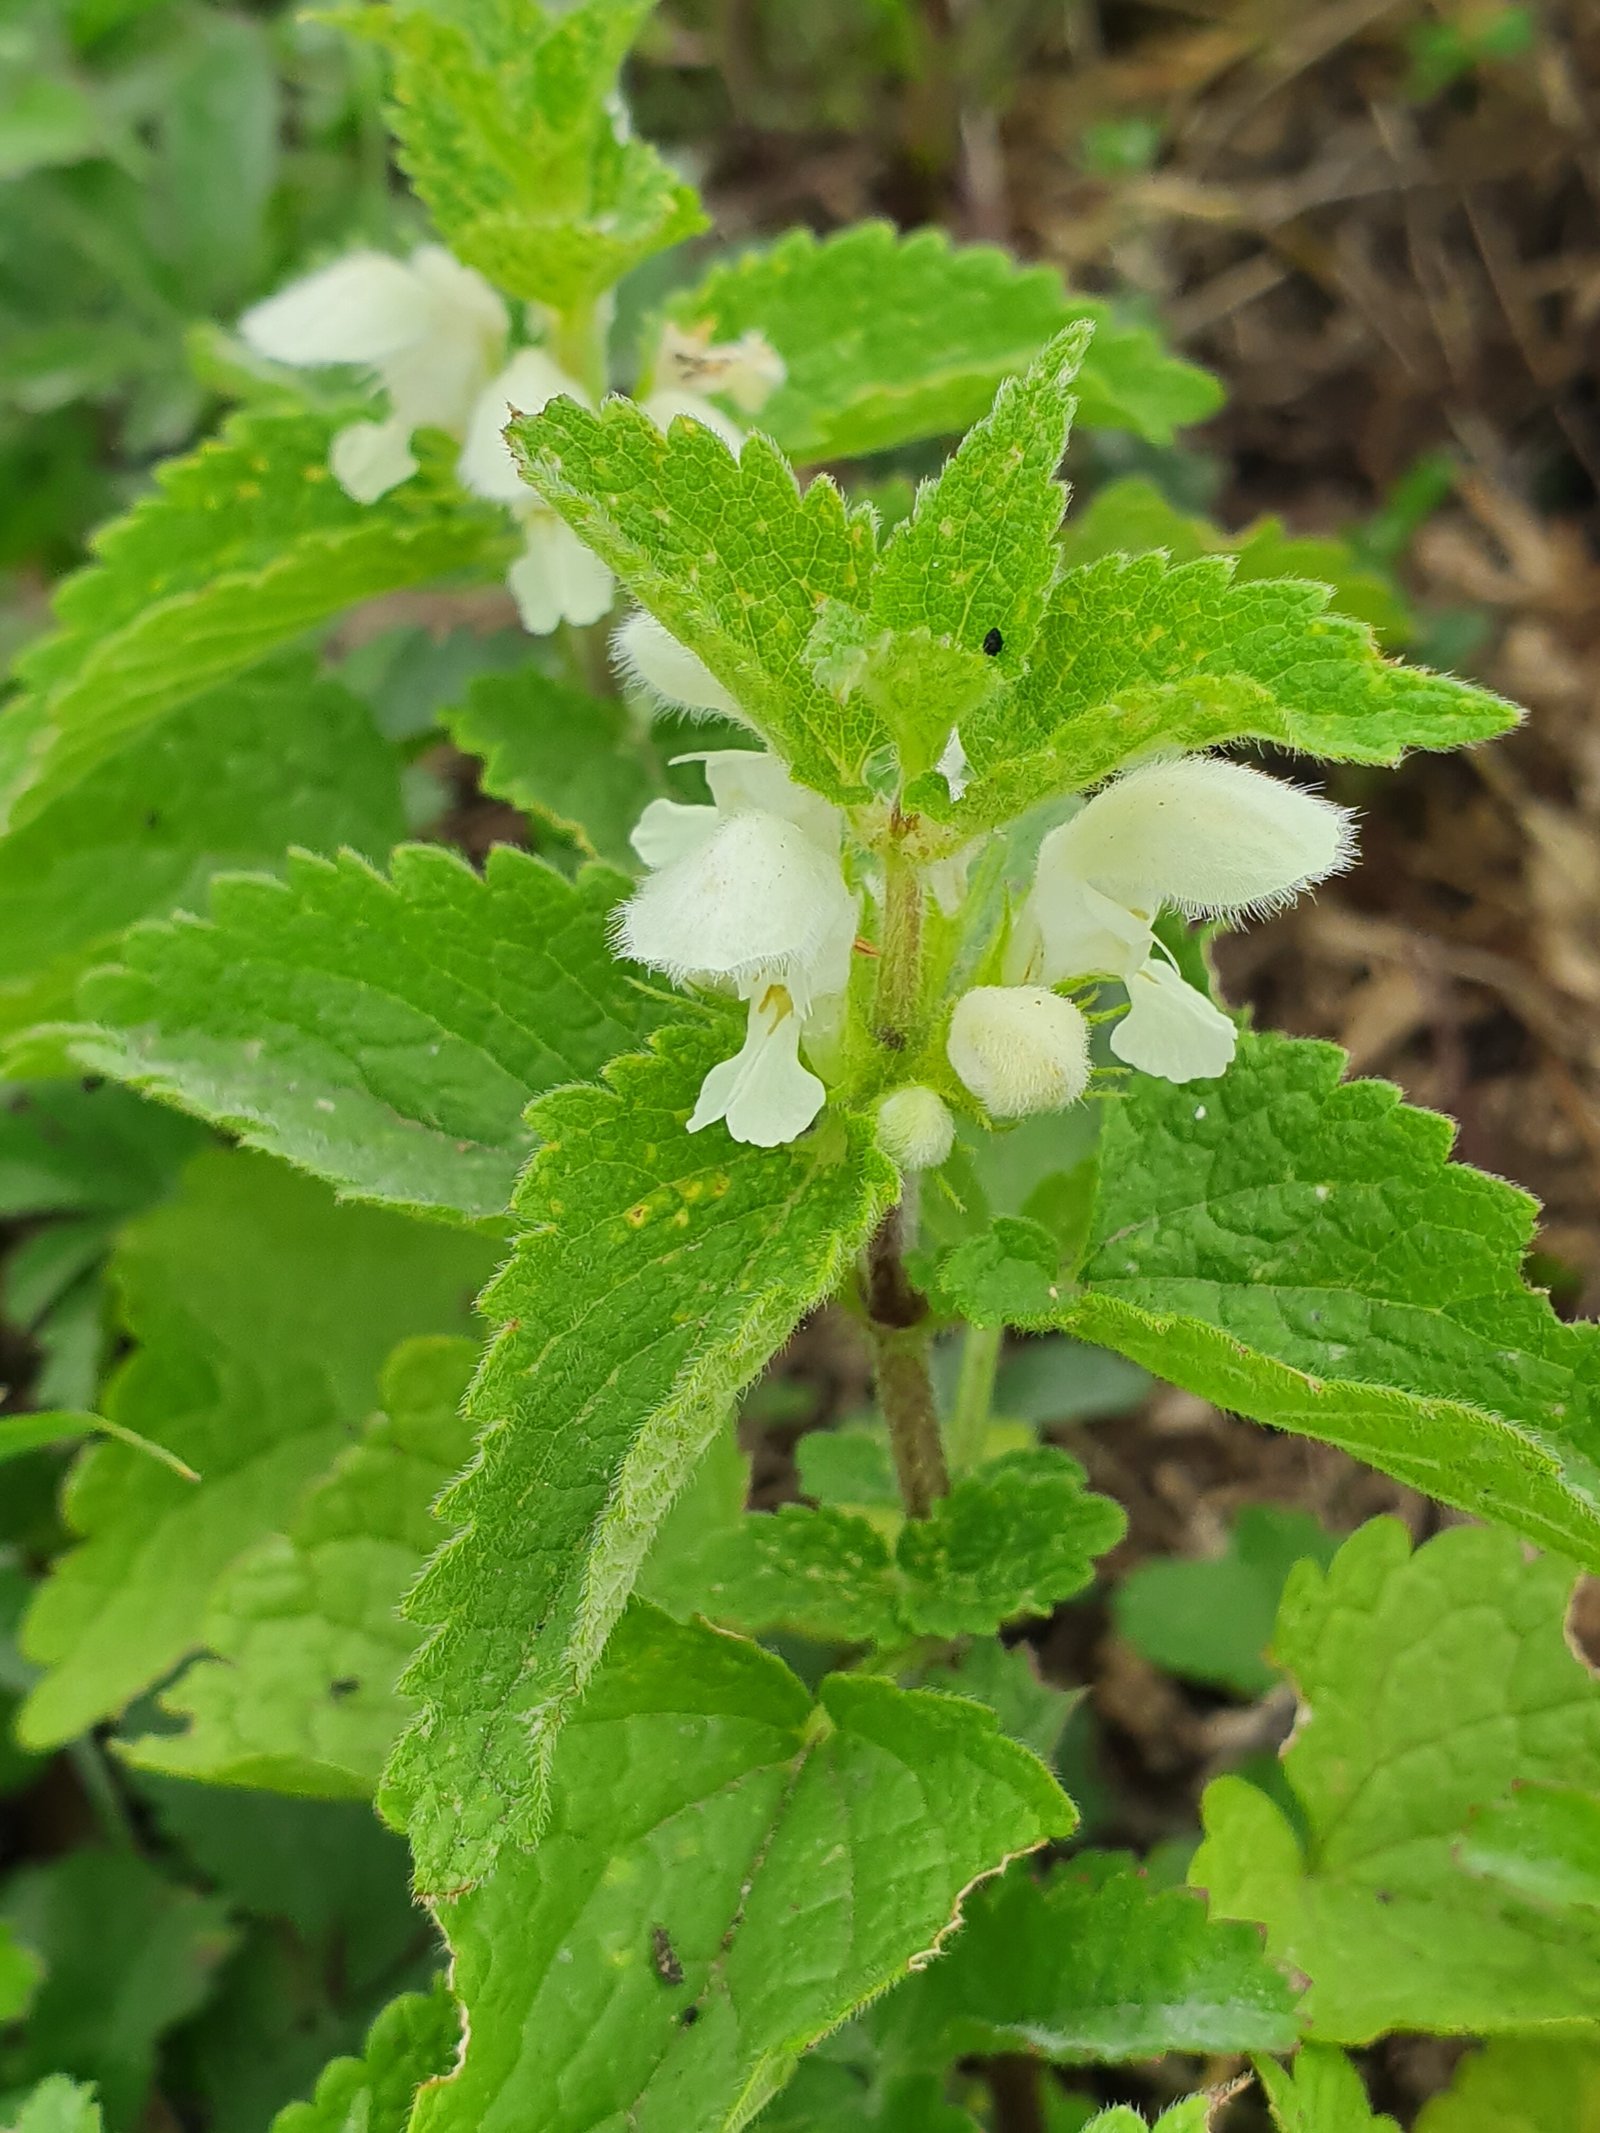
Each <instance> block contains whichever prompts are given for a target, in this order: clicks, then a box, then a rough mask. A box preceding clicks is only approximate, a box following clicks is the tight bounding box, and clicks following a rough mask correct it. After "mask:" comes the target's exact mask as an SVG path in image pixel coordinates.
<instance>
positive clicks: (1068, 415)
mask: <svg viewBox="0 0 1600 2133" xmlns="http://www.w3.org/2000/svg"><path fill="white" fill-rule="evenodd" d="M1091 338H1092V336H1091V335H1090V332H1089V330H1088V328H1087V327H1084V326H1069V327H1068V328H1067V329H1066V330H1065V331H1064V332H1062V333H1059V334H1057V335H1056V336H1055V337H1054V338H1053V339H1052V340H1051V341H1050V342H1049V343H1048V344H1047V346H1046V347H1045V348H1044V349H1043V350H1042V351H1041V352H1040V354H1039V355H1038V356H1037V358H1036V359H1035V360H1034V362H1033V363H1032V364H1031V365H1030V366H1029V368H1028V370H1027V371H1026V372H1025V373H1024V374H1023V376H1021V377H1020V378H1008V379H1007V380H1006V381H1005V383H1004V384H1003V385H1002V386H1001V387H1000V390H999V392H998V394H997V395H996V397H995V403H994V406H993V407H992V408H991V409H990V411H989V412H988V414H986V415H985V416H984V417H983V419H982V421H981V422H977V423H975V424H974V425H973V427H972V428H971V429H970V430H969V431H968V432H967V434H966V436H965V437H964V438H963V439H962V440H961V443H960V444H959V445H958V446H957V448H956V450H955V452H954V453H953V454H952V455H951V457H950V458H949V459H947V460H946V461H945V464H944V466H943V468H942V469H941V470H940V472H939V474H938V475H937V476H936V477H935V478H934V479H933V480H932V481H929V482H925V483H923V485H922V487H921V488H920V489H919V490H918V492H917V500H916V503H915V505H914V507H913V509H912V512H911V516H910V517H909V518H907V519H902V520H901V522H900V524H899V525H898V526H896V527H895V529H894V531H893V532H892V533H891V534H890V535H889V537H888V540H887V541H886V542H885V543H884V548H883V554H882V556H881V557H880V558H879V562H878V568H877V570H876V572H875V573H874V575H873V580H872V614H873V617H874V619H875V620H876V621H877V622H878V623H879V624H881V625H882V626H884V627H885V628H889V629H896V630H905V631H912V630H918V629H925V630H927V631H929V632H930V633H931V634H932V635H933V636H934V637H936V638H948V639H949V640H950V641H951V642H952V643H955V644H959V645H962V646H964V647H965V648H966V649H967V650H968V651H969V652H975V653H982V652H983V651H984V647H985V639H986V638H987V637H988V635H989V633H990V632H991V631H993V632H995V633H996V636H997V638H998V639H999V640H1000V641H999V642H998V643H997V644H996V648H995V650H994V652H993V653H992V654H990V655H989V656H991V657H992V658H993V659H994V662H995V666H996V669H997V671H998V672H1000V673H1002V674H1006V675H1016V674H1020V673H1022V672H1024V671H1025V670H1026V667H1027V663H1028V654H1029V651H1030V650H1031V648H1032V645H1033V641H1034V638H1035V637H1036V636H1037V634H1038V631H1039V625H1040V623H1041V621H1042V620H1043V617H1044V611H1045V602H1046V598H1047V596H1048V594H1049V591H1050V586H1051V583H1052V581H1053V580H1054V578H1055V574H1056V569H1057V565H1058V560H1059V559H1058V553H1057V549H1056V538H1055V536H1056V528H1057V527H1058V526H1059V525H1060V523H1061V513H1062V509H1063V507H1064V505H1065V503H1066V493H1065V491H1064V490H1063V489H1062V487H1061V484H1060V482H1059V481H1058V480H1057V479H1056V473H1057V469H1058V468H1059V467H1060V464H1061V459H1062V455H1063V453H1064V452H1065V451H1066V448H1067V432H1068V427H1069V425H1070V423H1071V420H1072V411H1073V407H1074V404H1075V403H1074V398H1073V393H1072V381H1073V379H1074V378H1075V377H1076V376H1077V373H1078V370H1079V367H1080V366H1081V364H1082V362H1083V359H1084V353H1085V351H1086V349H1087V348H1088V346H1089V344H1090V341H1091Z"/></svg>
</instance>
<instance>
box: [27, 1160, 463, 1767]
mask: <svg viewBox="0 0 1600 2133" xmlns="http://www.w3.org/2000/svg"><path fill="white" fill-rule="evenodd" d="M491 1263H492V1262H491V1260H490V1255H489V1250H488V1247H487V1246H486V1245H485V1243H484V1242H483V1241H482V1240H481V1239H479V1238H476V1237H473V1236H469V1235H463V1234H460V1233H458V1232H456V1231H452V1230H447V1229H440V1228H436V1227H431V1226H423V1225H420V1224H416V1223H408V1222H405V1221H403V1220H401V1219H400V1218H399V1217H398V1216H395V1215H390V1214H384V1213H380V1212H378V1211H376V1210H374V1209H370V1208H356V1207H338V1206H336V1205H335V1204H334V1203H333V1201H332V1200H331V1199H330V1198H329V1196H328V1194H327V1193H326V1191H325V1190H324V1188H323V1187H321V1186H320V1185H317V1184H314V1183H313V1182H312V1181H311V1180H309V1179H306V1178H300V1177H297V1176H295V1174H294V1173H293V1172H292V1171H288V1170H285V1169H283V1168H281V1167H280V1166H279V1165H277V1164H275V1163H271V1162H269V1161H267V1160H266V1159H265V1158H264V1157H261V1156H254V1155H246V1154H242V1153H226V1154H225V1153H222V1152H217V1153H215V1154H208V1155H204V1156H201V1157H200V1158H199V1159H198V1160H197V1161H196V1162H195V1163H194V1164H193V1165H192V1166H191V1168H190V1170H189V1171H188V1173H187V1175H186V1177H185V1180H184V1185H183V1189H182V1191H181V1192H180V1194H179V1195H178V1196H177V1198H175V1199H173V1200H171V1201H169V1202H168V1203H167V1204H166V1205H165V1206H163V1207H159V1208H157V1209H156V1210H155V1211H154V1212H153V1213H151V1214H148V1215H146V1216H144V1217H143V1218H142V1219H140V1220H139V1221H137V1222H135V1223H133V1224H131V1225H130V1226H129V1227H128V1228H127V1229H126V1230H125V1231H124V1232H123V1236H122V1240H121V1243H120V1245H119V1247H118V1251H117V1255H116V1259H115V1261H114V1268H113V1271H114V1278H115V1281H116V1285H117V1288H118V1290H119V1291H120V1295H121V1301H122V1315H123V1319H124V1323H125V1325H126V1327H127V1330H128V1331H129V1333H130V1334H131V1335H132V1336H133V1338H134V1339H135V1341H136V1342H137V1343H138V1350H137V1352H136V1353H135V1354H134V1355H133V1357H132V1358H131V1359H130V1360H129V1361H127V1362H125V1363H124V1364H123V1365H122V1366H121V1367H120V1369H119V1371H118V1373H117V1375H116V1376H115V1377H114V1378H113V1380H112V1381H111V1384H110V1386H109V1387H108V1390H107V1393H106V1400H105V1405H106V1410H107V1412H108V1414H109V1415H110V1417H111V1418H112V1419H113V1420H114V1421H119V1422H121V1423H123V1424H125V1425H126V1426H127V1427H130V1428H134V1429H137V1430H138V1431H139V1434H140V1435H142V1436H146V1437H150V1438H153V1439H154V1440H155V1441H156V1442H158V1443H161V1444H164V1445H166V1446H167V1447H168V1449H169V1450H171V1451H174V1452H176V1453H178V1455H179V1456H180V1457H181V1458H183V1459H185V1460H186V1461H187V1462H188V1464H189V1465H191V1466H192V1467H194V1468H195V1470H196V1471H197V1472H198V1473H199V1474H200V1475H201V1477H202V1479H201V1481H200V1483H199V1484H198V1485H196V1484H194V1483H192V1482H187V1481H182V1480H180V1479H179V1478H178V1477H177V1476H176V1475H175V1474H172V1473H169V1472H168V1471H167V1469H166V1468H165V1467H162V1466H158V1465H157V1464H156V1463H155V1462H154V1461H153V1460H150V1459H147V1458H144V1457H143V1456H141V1455H140V1454H139V1453H137V1452H133V1451H129V1450H127V1449H125V1448H124V1447H123V1446H121V1445H117V1444H100V1445H96V1446H94V1447H93V1448H92V1449H91V1450H89V1451H88V1452H87V1453H85V1454H84V1456H83V1457H82V1458H81V1459H80V1460H79V1462H78V1464H77V1466H76V1467H75V1468H74V1469H73V1471H72V1474H71V1477H70V1479H69V1481H68V1485H67V1490H66V1497H65V1512H66V1516H67V1519H68V1522H69V1523H70V1525H71V1526H72V1527H73V1529H74V1530H75V1531H76V1532H77V1533H78V1534H79V1535H80V1536H81V1540H80V1542H79V1545H78V1546H76V1547H75V1548H73V1549H71V1550H69V1551H68V1553H67V1554H65V1555H64V1556H62V1557H60V1558H58V1560H57V1562H56V1563H55V1565H54V1566H53V1568H52V1571H51V1574H50V1577H49V1578H48V1579H47V1581H46V1582H45V1583H44V1584H43V1585H42V1586H41V1587H40V1589H39V1592H38V1595H37V1597H36V1598H35V1600H34V1603H33V1606H32V1608H31V1610H30V1612H29V1615H28V1620H27V1624H26V1626H25V1631H24V1648H25V1650H26V1651H27V1652H28V1654H29V1656H30V1657H32V1658H33V1659H35V1660H37V1661H38V1662H40V1663H41V1664H42V1665H44V1666H46V1667H47V1668H48V1669H49V1671H48V1672H47V1673H46V1674H45V1676H44V1678H43V1679H42V1680H41V1681H40V1682H39V1683H38V1685H37V1686H36V1687H35V1688H34V1689H33V1691H32V1693H31V1695H30V1696H29V1699H28V1702H27V1703H26V1705H25V1706H24V1708H23V1714H22V1718H21V1721H20V1724H19V1734H20V1737H22V1738H23V1739H24V1740H25V1741H27V1742H30V1743H32V1744H35V1745H39V1746H48V1745H53V1744H54V1743H56V1742H58V1741H63V1740H68V1739H70V1738H71V1737H72V1735H73V1734H75V1733H77V1732H79V1731H80V1730H81V1729H82V1728H83V1727H84V1726H86V1725H88V1724H91V1723H92V1722H93V1721H94V1720H95V1719H98V1718H102V1717H106V1716H109V1715H110V1714H112V1713H114V1712H116V1711H119V1710H121V1709H122V1707H123V1706H124V1705H125V1704H126V1703H127V1702H128V1701H129V1700H130V1699H131V1698H132V1697H134V1696H136V1695H137V1694H138V1693H139V1691H140V1690H141V1689H143V1688H145V1687H147V1686H148V1685H149V1684H150V1683H151V1682H153V1681H155V1680H157V1679H159V1678H160V1677H161V1676H162V1675H163V1674H165V1673H166V1672H168V1670H169V1669H170V1668H171V1667H172V1666H173V1665H174V1664H175V1663H176V1662H177V1661H178V1660H179V1659H181V1658H182V1657H183V1656H184V1654H185V1653H186V1652H188V1651H189V1650H191V1649H192V1648H193V1646H194V1645H195V1644H196V1643H197V1642H198V1641H199V1639H200V1635H201V1632H202V1626H203V1622H204V1615H205V1604H206V1599H207V1596H208V1594H209V1592H210V1589H211V1586H212V1583H213V1581H214V1580H215V1579H216V1577H217V1576H218V1574H219V1573H220V1572H221V1571H222V1570H223V1569H225V1568H226V1566H227V1565H228V1564H229V1563H230V1562H232V1561H233V1560H234V1558H235V1557H236V1556H238V1555H239V1554H241V1553H242V1552H243V1551H244V1550H245V1549H246V1548H248V1547H249V1546H251V1545H252V1543H254V1542H256V1541H258V1540H261V1539H263V1538H264V1537H265V1536H266V1535H267V1534H269V1533H272V1532H274V1531H275V1530H277V1529H279V1528H280V1527H281V1526H282V1525H283V1523H284V1522H285V1520H286V1519H287V1518H288V1517H289V1514H290V1511H291V1508H292V1506H293V1504H294V1503H295V1500H296V1498H297V1497H298V1495H299V1493H300V1491H301V1489H302V1488H303V1487H304V1485H305V1484H306V1483H307V1482H308V1481H310V1480H311V1479H312V1478H313V1477H314V1476H315V1475H317V1474H320V1473H321V1472H322V1471H323V1470H324V1469H325V1468H326V1467H327V1466H328V1465H329V1463H330V1462H331V1461H332V1459H333V1458H334V1457H335V1456H336V1454H337V1453H338V1452H339V1451H341V1450H342V1449H343V1448H344V1447H345V1445H346V1444H347V1443H348V1442H349V1440H350V1436H351V1434H352V1432H353V1430H354V1429H355V1427H356V1426H357V1425H358V1424H359V1422H360V1420H361V1418H362V1417H363V1416H364V1415H365V1414H366V1412H367V1411H368V1408H369V1405H370V1402H371V1399H372V1388H373V1385H374V1383H375V1381H376V1378H377V1373H378V1370H379V1368H380V1366H381V1365H382V1363H383V1361H384V1359H385V1358H386V1357H387V1356H388V1354H389V1352H390V1350H391V1349H392V1348H393V1347H394V1346H395V1345H396V1343H397V1342H398V1341H399V1340H401V1339H402V1338H405V1337H406V1336H408V1335H411V1334H415V1333H422V1332H431V1331H437V1330H451V1331H454V1330H457V1329H462V1330H464V1328H465V1322H466V1315H467V1309H468V1305H469V1303H470V1299H471V1296H472V1292H473V1289H474V1288H475V1286H476V1285H477V1283H478V1282H479V1281H480V1280H481V1279H482V1278H483V1275H484V1274H485V1273H486V1272H487V1269H488V1266H489V1265H490V1264H491Z"/></svg>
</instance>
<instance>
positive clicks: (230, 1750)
mask: <svg viewBox="0 0 1600 2133" xmlns="http://www.w3.org/2000/svg"><path fill="white" fill-rule="evenodd" d="M475 1360H476V1350H475V1349H474V1348H473V1346H472V1344H471V1343H470V1342H469V1341H459V1340H444V1339H434V1340H419V1341H408V1342H406V1343H404V1344H403V1345H402V1346H401V1347H400V1348H398V1349H396V1351H395V1353H394V1355H393V1356H392V1357H391V1359H390V1361H389V1364H388V1366H387V1368H386V1369H385V1371H384V1375H383V1386H382V1403H383V1404H382V1408H381V1411H380V1412H379V1413H377V1414H375V1415H373V1416H372V1417H371V1418H370V1419H369V1420H368V1422H367V1424H366V1426H365V1428H364V1429H363V1431H362V1435H361V1441H360V1443H359V1444H356V1445H353V1446H352V1447H351V1448H350V1449H349V1450H348V1451H344V1452H341V1453H340V1455H339V1457H338V1458H337V1459H336V1460H335V1462H334V1464H333V1466H332V1467H331V1469H330V1470H329V1472H328V1473H327V1474H326V1475H325V1476H324V1478H323V1479H322V1480H321V1481H319V1482H318V1483H317V1484H316V1485H315V1486H314V1487H313V1488H311V1489H308V1490H307V1492H306V1494H305V1495H304V1497H303V1498H302V1499H301V1501H300V1503H299V1505H298V1507H297V1508H296V1510H295V1511H294V1513H293V1515H292V1517H291V1518H290V1520H289V1522H288V1527H287V1530H286V1531H285V1532H283V1533H281V1534H274V1535H273V1536H272V1538H271V1539H269V1540H266V1541H263V1542H262V1543H261V1544H260V1546H259V1547H257V1548H255V1549H253V1550H251V1551H250V1552H249V1553H248V1554H245V1555H242V1556H240V1557H239V1559H238V1560H237V1561H236V1562H235V1563H233V1564H232V1565H231V1566H230V1567H229V1568H228V1569H227V1570H225V1571H224V1572H223V1574H222V1576H221V1577H220V1578H219V1579H218V1581H217V1583H216V1585H215V1586H214V1587H213V1588H212V1592H211V1596H210V1599H209V1601H208V1603H207V1606H206V1616H205V1625H204V1639H205V1643H206V1645H207V1647H208V1649H209V1650H210V1651H211V1652H214V1653H215V1654H216V1657H215V1658H207V1659H200V1660H196V1661H195V1662H194V1664H193V1665H191V1666H190V1667H189V1668H188V1670H187V1671H186V1672H185V1673H184V1674H182V1675H181V1676H180V1677H179V1679H178V1681H177V1682H176V1683H175V1684H174V1685H173V1686H172V1687H171V1688H169V1689H167V1690H166V1691H165V1692H164V1693H163V1695H162V1699H161V1701H162V1707H163V1709H165V1710H167V1711H169V1712H171V1713H172V1714H173V1715H174V1716H176V1717H180V1718H187V1719H188V1721H189V1724H188V1726H187V1728H186V1729H185V1730H184V1731H182V1732H173V1733H151V1734H146V1735H144V1736H143V1737H142V1738H140V1739H138V1740H134V1741H130V1742H128V1743H127V1744H126V1745H125V1746H124V1747H123V1750H122V1753H123V1755H124V1758H125V1759H126V1760H127V1761H128V1762H130V1763H132V1764H134V1765H135V1766H136V1767H137V1768H139V1769H142V1770H159V1771H165V1772H168V1773H169V1774H171V1775H173V1776H176V1777H192V1778H202V1779H204V1780H205V1781H206V1782H208V1783H209V1784H213V1785H217V1784H226V1785H257V1786H263V1787H267V1788H270V1789H274V1790H278V1791H283V1792H305V1793H317V1794H322V1795H325V1796H329V1797H335V1798H338V1797H358V1798H359V1797H364V1796H365V1795H367V1794H369V1793H370V1792H372V1790H373V1789H374V1787H375V1786H376V1785H377V1782H378V1777H379V1774H380V1772H381V1771H382V1768H383V1763H384V1758H385V1757H386V1756H387V1755H388V1753H389V1750H390V1749H391V1748H392V1747H393V1745H394V1741H395V1737H396V1735H397V1734H398V1733H399V1731H400V1728H401V1726H402V1725H403V1724H404V1723H405V1719H406V1715H407V1706H406V1705H405V1703H404V1702H403V1701H402V1700H401V1698H400V1696H399V1695H398V1694H397V1692H396V1688H395V1683H396V1681H397V1680H398V1679H399V1676H400V1674H401V1672H402V1670H403V1669H404V1667H405V1664H406V1661H407V1660H408V1659H409V1658H410V1657H411V1654H412V1653H413V1652H414V1651H415V1649H416V1646H417V1642H418V1632H417V1631H416V1630H414V1629H413V1628H412V1627H411V1626H410V1624H409V1623H407V1622H406V1621H405V1620H404V1619H403V1618H402V1616H401V1614H400V1603H401V1601H402V1600H403V1599H404V1597H405V1594H406V1591H407V1589H408V1588H409V1587H410V1585H411V1584H412V1582H413V1581H414V1580H415V1578H416V1574H417V1572H418V1571H419V1570H420V1569H421V1567H422V1565H423V1563H424V1562H425V1561H426V1559H427V1557H428V1555H429V1554H430V1553H431V1552H432V1550H433V1548H434V1547H435V1546H436V1545H437V1542H438V1537H439V1529H438V1527H437V1525H436V1524H435V1523H434V1522H433V1520H432V1518H431V1516H430V1512H431V1509H432V1506H433V1502H434V1499H435V1498H436V1497H437V1496H438V1495H439V1493H440V1491H441V1490H442V1489H443V1488H444V1486H445V1484H446V1482H448V1481H449V1480H450V1479H451V1478H452V1477H453V1476H454V1475H455V1474H457V1473H459V1472H460V1470H461V1468H462V1466H463V1465H464V1464H465V1463H466V1460H467V1457H468V1455H469V1453H470V1451H471V1449H472V1436H471V1431H470V1430H469V1428H468V1426H467V1424H466V1423H465V1422H464V1421H463V1420H462V1418H461V1414H460V1408H461V1399H462V1395H463V1394H464V1392H465V1391H466V1388H467V1382H468V1380H469V1378H470V1377H471V1374H472V1366H473V1363H474V1361H475Z"/></svg>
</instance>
